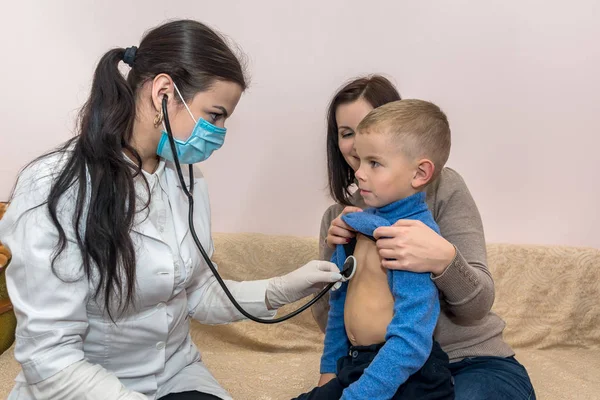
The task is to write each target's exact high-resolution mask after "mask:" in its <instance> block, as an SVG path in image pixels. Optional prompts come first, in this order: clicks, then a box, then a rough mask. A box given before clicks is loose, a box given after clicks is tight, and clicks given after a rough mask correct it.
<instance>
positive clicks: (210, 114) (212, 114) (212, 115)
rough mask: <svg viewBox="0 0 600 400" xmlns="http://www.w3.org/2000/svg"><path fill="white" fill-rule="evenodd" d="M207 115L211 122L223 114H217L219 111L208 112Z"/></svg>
mask: <svg viewBox="0 0 600 400" xmlns="http://www.w3.org/2000/svg"><path fill="white" fill-rule="evenodd" d="M208 116H209V117H210V121H211V122H212V123H215V122H217V121H218V120H219V119H221V117H222V116H223V114H219V113H208Z"/></svg>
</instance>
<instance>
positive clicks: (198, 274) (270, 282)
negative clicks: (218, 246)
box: [187, 241, 341, 324]
mask: <svg viewBox="0 0 600 400" xmlns="http://www.w3.org/2000/svg"><path fill="white" fill-rule="evenodd" d="M212 254H213V244H212V241H211V245H210V248H209V251H208V255H209V256H212ZM201 264H202V266H201V267H200V268H197V269H195V271H194V274H193V277H192V279H191V284H190V285H189V286H188V288H187V291H188V304H189V305H190V310H189V311H190V315H191V316H192V317H193V318H194V319H196V320H198V321H200V322H203V323H207V324H226V323H229V322H234V321H238V320H242V319H245V318H246V317H245V316H244V315H243V314H242V313H240V312H239V311H238V310H237V309H236V308H235V307H234V306H233V304H231V302H230V301H229V299H228V298H227V295H226V294H225V292H224V291H223V289H222V288H221V286H220V285H219V283H218V282H217V279H216V278H215V277H214V276H213V275H212V272H211V271H210V270H209V267H208V266H207V265H206V264H205V262H204V260H201ZM215 266H216V265H215ZM340 279H341V275H340V273H339V269H338V267H337V266H336V265H335V264H333V263H330V262H327V261H310V262H308V263H307V264H305V265H304V266H302V267H300V268H298V269H296V270H295V271H292V272H290V273H289V274H287V275H283V276H279V277H275V278H271V279H263V280H257V281H244V282H236V281H231V280H224V282H225V284H226V286H227V288H228V289H229V291H230V292H231V294H232V295H233V297H234V298H235V299H236V301H237V302H238V303H239V304H240V306H242V308H243V309H244V310H246V311H247V312H248V313H250V314H251V315H254V316H256V317H258V318H273V317H274V316H275V313H276V311H277V309H278V308H280V307H282V306H283V305H285V304H289V303H293V302H295V301H298V300H301V299H303V298H304V297H306V296H309V295H311V294H313V293H315V292H317V291H319V290H320V289H322V287H323V285H324V284H325V283H329V282H337V281H339V280H340Z"/></svg>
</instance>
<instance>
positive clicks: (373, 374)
mask: <svg viewBox="0 0 600 400" xmlns="http://www.w3.org/2000/svg"><path fill="white" fill-rule="evenodd" d="M391 289H392V294H393V295H394V299H395V301H394V317H393V319H392V322H391V323H390V325H389V326H388V329H387V333H386V343H385V345H384V346H383V347H382V348H381V350H380V351H379V354H377V356H376V357H375V359H374V360H373V362H372V363H371V365H369V367H368V368H367V369H365V371H364V373H363V375H362V376H361V378H360V379H359V380H358V381H356V382H354V383H353V384H352V385H350V386H348V388H347V389H345V390H344V393H343V395H342V400H350V399H371V400H378V399H382V400H383V399H391V398H392V397H393V396H394V394H395V393H396V391H398V388H399V387H400V386H401V385H402V384H403V383H404V382H406V380H407V379H408V377H409V376H411V375H412V374H414V373H415V372H417V371H418V370H419V369H420V368H421V367H422V366H423V365H424V364H425V362H426V361H427V358H428V357H429V354H430V353H431V349H432V346H433V331H434V329H435V326H436V324H437V320H438V316H439V313H440V303H439V297H438V296H439V295H438V291H437V288H436V286H435V285H434V284H433V282H432V281H431V279H430V277H429V274H424V273H423V274H419V273H414V272H407V271H393V272H392V288H391Z"/></svg>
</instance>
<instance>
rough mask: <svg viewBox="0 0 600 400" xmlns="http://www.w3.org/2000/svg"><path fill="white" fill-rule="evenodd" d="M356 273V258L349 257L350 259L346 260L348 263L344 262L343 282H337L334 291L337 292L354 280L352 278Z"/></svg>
mask: <svg viewBox="0 0 600 400" xmlns="http://www.w3.org/2000/svg"><path fill="white" fill-rule="evenodd" d="M355 273H356V258H355V257H354V256H348V258H346V261H344V265H343V266H342V271H341V274H342V280H341V281H340V282H337V283H336V284H335V285H334V286H333V288H332V290H337V289H339V288H340V287H341V286H342V283H343V282H348V281H349V280H350V279H352V277H353V276H354V274H355Z"/></svg>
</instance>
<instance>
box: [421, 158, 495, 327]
mask: <svg viewBox="0 0 600 400" xmlns="http://www.w3.org/2000/svg"><path fill="white" fill-rule="evenodd" d="M434 208H435V210H434V211H435V213H434V219H435V221H436V222H437V224H438V226H439V227H440V232H441V235H442V236H443V237H444V238H445V239H446V240H447V241H448V242H450V243H452V244H453V245H454V246H455V247H456V256H455V257H454V258H453V259H452V261H451V262H450V263H449V264H448V266H447V267H446V268H445V270H444V271H443V272H442V273H441V274H440V275H439V276H435V277H433V281H434V282H435V284H436V286H437V287H438V288H439V289H440V291H441V292H442V293H443V294H444V297H445V300H446V303H447V305H448V306H449V307H448V308H447V311H450V312H451V313H452V314H454V315H456V316H457V317H462V318H467V319H470V320H476V319H481V318H483V317H485V316H486V315H487V314H488V313H489V312H490V310H491V308H492V305H493V304H494V297H495V288H494V280H493V279H492V275H491V273H490V271H489V269H488V267H487V253H486V243H485V235H484V231H483V223H482V221H481V215H480V214H479V210H478V209H477V205H476V204H475V200H474V199H473V196H472V195H471V192H470V191H469V189H468V188H467V185H466V183H465V181H464V180H463V178H462V177H461V176H460V175H459V174H458V173H457V172H456V171H454V170H452V169H449V168H446V169H445V170H444V171H443V176H442V180H441V181H440V185H439V188H438V190H437V194H436V202H435V207H434Z"/></svg>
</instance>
